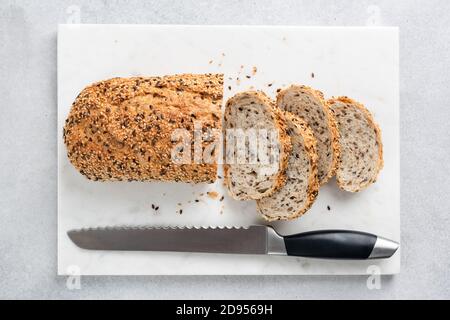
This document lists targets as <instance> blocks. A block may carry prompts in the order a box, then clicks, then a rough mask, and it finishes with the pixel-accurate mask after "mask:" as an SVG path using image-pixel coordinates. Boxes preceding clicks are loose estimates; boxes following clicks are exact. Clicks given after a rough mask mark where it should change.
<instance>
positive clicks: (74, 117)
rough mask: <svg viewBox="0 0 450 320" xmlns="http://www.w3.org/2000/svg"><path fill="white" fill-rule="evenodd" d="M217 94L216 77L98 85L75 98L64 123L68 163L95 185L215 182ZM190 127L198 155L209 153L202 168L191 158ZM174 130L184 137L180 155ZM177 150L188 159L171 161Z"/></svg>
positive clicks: (114, 81) (125, 80) (119, 80)
mask: <svg viewBox="0 0 450 320" xmlns="http://www.w3.org/2000/svg"><path fill="white" fill-rule="evenodd" d="M222 95H223V75H221V74H202V75H194V74H182V75H174V76H165V77H149V78H143V77H135V78H114V79H110V80H106V81H101V82H97V83H95V84H93V85H90V86H88V87H86V88H85V89H84V90H83V91H82V92H81V93H80V94H79V95H78V97H77V98H76V100H75V102H74V103H73V105H72V108H71V110H70V113H69V116H68V118H67V119H66V123H65V126H64V132H63V136H64V142H65V144H66V146H67V154H68V157H69V160H70V162H71V163H72V164H73V165H74V166H75V168H76V169H78V171H79V172H80V173H81V174H83V175H84V176H86V177H87V178H88V179H91V180H95V181H97V180H100V181H122V180H125V181H149V180H162V181H180V182H194V183H198V182H208V183H211V182H214V180H215V179H216V174H217V155H218V153H219V147H218V146H217V147H215V145H216V144H217V139H216V138H217V135H220V132H221V118H222V117H221V104H222ZM194 125H196V126H197V128H199V130H197V132H198V131H200V133H201V134H200V135H201V138H202V139H201V140H200V143H201V150H202V151H205V150H207V152H209V155H210V157H209V158H208V161H207V162H205V161H203V160H204V159H203V158H202V159H200V161H199V159H198V158H197V160H195V157H194V155H193V154H194V141H195V138H194ZM177 129H182V130H181V132H185V133H187V134H188V137H187V139H188V140H184V141H183V144H182V147H181V148H180V147H179V144H180V141H179V140H178V138H177V136H175V138H174V132H175V133H176V132H178V131H180V130H178V131H177ZM183 129H184V130H183ZM216 131H217V132H216ZM205 137H206V138H205ZM197 140H198V139H197ZM186 141H188V143H187V145H186ZM197 142H198V141H197ZM183 145H184V148H183ZM177 146H178V147H177ZM176 147H177V148H178V150H177V151H180V152H183V151H184V152H188V153H189V154H190V153H191V151H192V156H190V157H189V158H186V157H184V159H185V160H184V161H181V162H180V161H174V158H173V154H174V148H176ZM196 148H198V145H197V146H196ZM183 149H184V150H183ZM186 159H188V161H186ZM189 159H190V160H189Z"/></svg>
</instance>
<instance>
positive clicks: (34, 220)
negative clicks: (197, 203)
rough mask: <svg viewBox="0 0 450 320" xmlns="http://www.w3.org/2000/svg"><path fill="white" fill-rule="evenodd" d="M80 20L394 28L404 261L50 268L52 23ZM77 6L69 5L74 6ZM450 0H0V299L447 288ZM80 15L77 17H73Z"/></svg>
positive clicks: (419, 294)
mask: <svg viewBox="0 0 450 320" xmlns="http://www.w3.org/2000/svg"><path fill="white" fill-rule="evenodd" d="M72 5H75V6H78V8H80V18H81V22H82V23H160V24H175V23H176V24H284V25H330V26H333V25H340V26H341V25H343V26H347V25H351V26H354V25H357V26H359V25H385V26H399V27H400V42H401V43H400V63H401V66H400V90H401V96H400V102H401V110H400V115H401V221H402V237H401V238H402V239H401V240H402V272H401V274H399V275H397V276H394V277H383V278H382V283H381V284H382V288H381V289H380V290H368V289H367V287H366V279H367V278H366V277H317V276H315V277H311V276H309V277H300V276H298V277H296V276H283V277H280V276H265V277H257V276H252V277H244V276H239V277H233V276H207V277H206V276H190V277H181V276H178V277H168V276H163V277H160V276H159V277H83V278H82V280H81V283H82V288H81V290H68V289H67V288H66V278H63V277H57V276H56V187H57V184H56V178H57V177H56V30H57V24H59V23H67V22H72V21H73V20H70V19H73V18H74V16H73V12H74V11H71V10H73V8H74V7H71V6H72ZM75 8H76V7H75ZM448 12H450V1H446V0H442V1H395V2H394V1H375V0H373V1H361V0H355V1H342V0H336V1H330V0H329V1H325V0H324V1H261V0H259V1H256V0H255V1H199V0H193V1H146V2H145V3H144V1H101V0H89V1H81V0H78V1H77V0H72V1H12V0H2V1H1V3H0V108H1V109H0V150H1V151H0V213H1V214H0V298H69V299H78V298H160V299H167V298H236V299H239V298H255V299H258V298H275V299H291V298H376V299H378V298H447V299H448V298H450V274H449V270H450V249H449V239H450V237H449V235H448V233H447V232H448V230H449V227H450V223H449V222H450V201H449V200H448V197H449V195H450V187H449V185H448V184H447V182H448V181H447V180H448V178H447V177H448V173H449V169H450V162H449V161H448V159H449V156H450V151H449V148H450V138H449V136H448V134H447V133H448V132H449V125H448V123H449V120H450V106H449V103H448V91H449V83H450V72H449V70H450V54H449V52H450V15H449V14H448ZM75 18H76V17H75Z"/></svg>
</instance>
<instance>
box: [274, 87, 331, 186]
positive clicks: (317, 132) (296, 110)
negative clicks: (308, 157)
mask: <svg viewBox="0 0 450 320" xmlns="http://www.w3.org/2000/svg"><path fill="white" fill-rule="evenodd" d="M277 105H278V107H279V108H281V109H282V110H286V111H289V112H292V113H293V114H295V115H297V116H299V117H300V118H302V119H304V120H305V121H306V123H307V124H308V125H309V126H310V127H311V129H312V130H313V132H314V136H315V137H316V139H317V153H318V155H319V166H318V170H319V182H320V184H321V185H322V184H324V183H326V182H327V181H328V180H329V179H330V178H331V177H332V176H334V174H335V172H336V168H337V165H338V161H339V154H340V150H339V143H338V139H339V134H338V131H337V129H336V122H335V119H334V117H333V114H332V112H331V111H330V110H329V106H328V104H327V102H326V101H325V100H324V98H323V94H322V92H320V91H319V90H315V89H312V88H310V87H307V86H303V85H292V86H290V87H288V88H286V89H284V90H282V91H280V92H279V93H278V96H277Z"/></svg>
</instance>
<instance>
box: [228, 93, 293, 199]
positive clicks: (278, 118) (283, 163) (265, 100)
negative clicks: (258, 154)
mask: <svg viewBox="0 0 450 320" xmlns="http://www.w3.org/2000/svg"><path fill="white" fill-rule="evenodd" d="M248 96H251V97H253V98H254V99H257V100H259V101H261V104H263V105H265V106H267V108H268V111H269V112H271V113H272V114H273V116H274V121H275V128H276V129H277V132H278V139H279V142H280V146H281V150H280V161H279V167H278V168H279V169H278V175H277V177H276V181H275V183H274V185H273V187H272V188H270V189H269V190H267V191H266V192H265V193H263V194H261V197H267V196H270V195H271V194H273V193H274V192H276V191H277V190H279V189H280V188H281V187H282V186H283V185H284V183H285V181H286V168H287V165H288V160H289V155H290V153H291V150H292V145H291V138H290V137H289V136H288V134H287V133H286V123H285V120H284V115H283V113H282V112H281V110H279V109H278V108H277V107H276V105H275V102H274V101H273V100H272V99H270V98H269V97H268V96H267V95H266V94H265V93H264V92H262V91H246V92H240V93H237V94H236V95H234V96H233V97H231V98H230V99H228V101H227V102H226V108H228V107H229V105H231V104H235V103H236V101H238V100H239V99H241V98H244V97H248ZM226 116H227V112H225V115H224V119H225V122H226V121H227V119H226ZM223 130H224V133H223V135H224V136H225V130H226V128H225V126H224V128H223ZM224 149H225V139H224ZM225 154H226V152H224V155H225ZM229 169H230V165H229V164H227V163H226V159H224V165H223V170H224V184H225V186H226V187H227V189H228V193H229V194H230V196H232V197H233V198H235V199H237V200H255V199H254V198H251V197H248V196H241V197H238V196H237V195H236V194H234V193H233V192H232V191H231V187H230V179H229Z"/></svg>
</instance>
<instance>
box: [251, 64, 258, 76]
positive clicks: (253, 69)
mask: <svg viewBox="0 0 450 320" xmlns="http://www.w3.org/2000/svg"><path fill="white" fill-rule="evenodd" d="M256 72H258V68H256V67H255V66H254V67H253V68H252V74H253V75H255V74H256Z"/></svg>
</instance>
